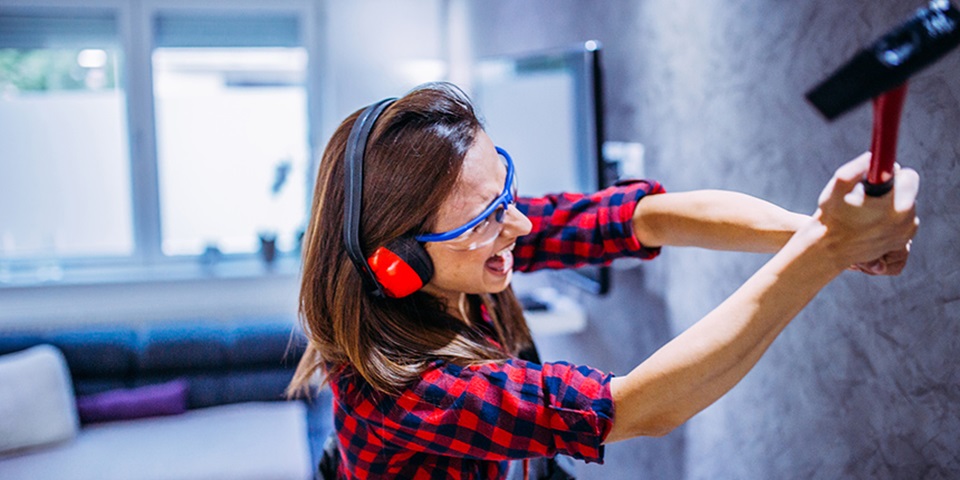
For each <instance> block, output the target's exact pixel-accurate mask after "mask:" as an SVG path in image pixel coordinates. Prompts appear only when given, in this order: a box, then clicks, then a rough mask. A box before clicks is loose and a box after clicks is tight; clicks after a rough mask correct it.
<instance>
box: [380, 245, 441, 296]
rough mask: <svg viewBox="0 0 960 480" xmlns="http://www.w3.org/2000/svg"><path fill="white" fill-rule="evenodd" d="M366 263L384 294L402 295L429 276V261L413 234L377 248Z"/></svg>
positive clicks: (422, 283)
mask: <svg viewBox="0 0 960 480" xmlns="http://www.w3.org/2000/svg"><path fill="white" fill-rule="evenodd" d="M367 264H368V265H370V270H371V271H372V273H373V276H374V278H376V280H377V283H379V284H380V287H381V288H382V289H383V291H384V293H386V295H387V296H388V297H391V298H402V297H406V296H407V295H410V294H411V293H413V292H416V291H417V290H420V289H421V288H423V286H424V285H426V284H427V282H429V281H430V278H431V277H433V262H432V261H430V255H429V254H427V251H426V250H424V248H423V246H421V245H420V243H419V242H417V240H416V239H414V238H413V237H401V238H398V239H397V240H394V241H392V242H390V243H389V244H388V245H386V246H383V247H380V248H378V249H376V250H375V251H374V252H373V255H370V256H369V257H368V258H367Z"/></svg>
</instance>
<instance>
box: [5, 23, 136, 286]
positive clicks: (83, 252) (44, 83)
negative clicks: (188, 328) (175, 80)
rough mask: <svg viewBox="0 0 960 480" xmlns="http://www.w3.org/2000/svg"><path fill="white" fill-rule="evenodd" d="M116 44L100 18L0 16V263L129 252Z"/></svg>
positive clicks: (113, 30)
mask: <svg viewBox="0 0 960 480" xmlns="http://www.w3.org/2000/svg"><path fill="white" fill-rule="evenodd" d="M119 46H120V42H119V39H118V37H117V21H116V18H115V17H113V16H111V15H108V14H92V15H91V14H88V15H71V16H69V17H67V16H37V15H0V125H2V127H0V206H2V208H0V258H6V259H25V260H30V261H37V260H43V259H47V258H53V257H56V258H72V257H109V256H129V255H131V254H132V253H133V251H134V237H133V224H132V221H131V218H132V203H131V198H132V197H131V187H130V157H129V154H128V152H129V149H128V143H127V138H128V131H127V121H126V118H127V117H126V96H125V92H124V90H123V87H122V83H123V82H122V79H121V77H120V72H122V71H123V66H124V64H123V59H122V56H121V52H120V48H119ZM26 206H29V208H25V207H26ZM57 272H58V271H57V269H55V268H54V269H47V270H45V271H44V272H43V275H45V276H52V277H56V276H58V275H59V274H58V273H57Z"/></svg>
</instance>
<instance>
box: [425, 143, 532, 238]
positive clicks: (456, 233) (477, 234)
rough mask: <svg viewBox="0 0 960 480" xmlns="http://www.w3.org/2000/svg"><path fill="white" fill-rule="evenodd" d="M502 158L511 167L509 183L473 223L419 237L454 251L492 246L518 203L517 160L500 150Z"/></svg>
mask: <svg viewBox="0 0 960 480" xmlns="http://www.w3.org/2000/svg"><path fill="white" fill-rule="evenodd" d="M496 149H497V153H498V154H499V155H500V159H501V160H502V161H503V162H504V164H505V165H506V166H507V180H506V183H505V184H504V186H503V192H502V193H501V194H500V196H498V197H497V198H495V199H494V200H493V202H491V203H490V205H488V206H487V208H485V209H484V210H483V211H482V212H480V214H479V215H477V216H476V217H475V218H474V219H473V220H470V221H469V222H467V223H465V224H463V225H461V226H460V227H457V228H455V229H453V230H450V231H447V232H443V233H425V234H422V235H418V236H417V237H416V238H417V240H419V241H421V242H437V243H442V244H443V245H444V246H446V247H449V248H452V249H454V250H475V249H477V248H481V247H484V246H487V245H489V244H491V243H492V242H493V241H494V240H495V239H496V238H497V237H498V236H499V235H500V232H501V231H503V220H504V217H505V216H506V214H507V210H509V209H510V206H511V205H515V204H516V203H517V176H516V173H515V172H514V170H513V159H512V158H510V154H508V153H507V151H506V150H504V149H502V148H500V147H496Z"/></svg>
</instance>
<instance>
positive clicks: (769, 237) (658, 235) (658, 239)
mask: <svg viewBox="0 0 960 480" xmlns="http://www.w3.org/2000/svg"><path fill="white" fill-rule="evenodd" d="M809 219H810V217H809V216H807V215H801V214H798V213H793V212H790V211H787V210H784V209H783V208H780V207H778V206H776V205H774V204H772V203H770V202H767V201H764V200H760V199H758V198H755V197H751V196H749V195H746V194H742V193H736V192H728V191H722V190H698V191H692V192H680V193H664V194H660V195H650V196H648V197H646V198H644V199H643V200H642V201H641V202H639V203H637V208H636V210H635V211H634V215H633V229H634V235H636V237H637V240H639V241H640V243H642V244H643V245H646V246H648V247H658V246H668V245H671V246H693V247H704V248H711V249H715V250H736V251H743V252H759V253H773V252H776V251H778V250H780V248H782V247H783V245H784V244H786V243H787V240H789V239H790V237H791V236H793V234H794V232H796V231H797V230H798V229H799V228H800V226H801V225H803V224H804V223H805V222H806V221H807V220H809Z"/></svg>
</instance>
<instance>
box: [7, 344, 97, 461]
mask: <svg viewBox="0 0 960 480" xmlns="http://www.w3.org/2000/svg"><path fill="white" fill-rule="evenodd" d="M0 385H2V386H3V388H0V453H3V452H10V451H13V450H21V449H27V448H31V447H39V446H42V445H48V444H53V443H57V442H62V441H65V440H69V439H71V438H73V437H74V436H76V434H77V430H78V428H79V422H78V421H77V409H76V404H75V403H74V396H73V386H72V384H71V382H70V373H69V371H68V369H67V363H66V361H65V360H64V358H63V354H62V353H60V350H58V349H56V348H55V347H53V346H50V345H37V346H35V347H32V348H29V349H27V350H23V351H20V352H16V353H11V354H7V355H4V356H2V357H0Z"/></svg>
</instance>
